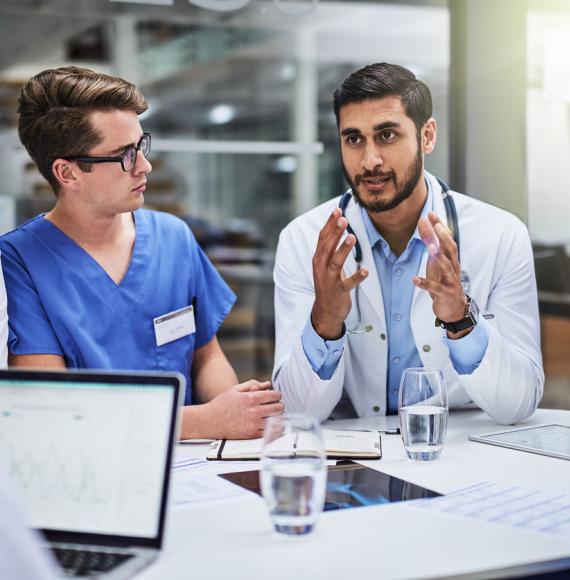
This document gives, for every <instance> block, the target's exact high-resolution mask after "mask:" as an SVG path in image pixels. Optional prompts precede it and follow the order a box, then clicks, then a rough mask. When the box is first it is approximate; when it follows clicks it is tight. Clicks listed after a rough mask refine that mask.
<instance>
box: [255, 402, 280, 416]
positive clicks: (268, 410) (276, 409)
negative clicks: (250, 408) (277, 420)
mask: <svg viewBox="0 0 570 580" xmlns="http://www.w3.org/2000/svg"><path fill="white" fill-rule="evenodd" d="M284 409H285V406H284V405H283V403H273V404H272V405H263V407H262V409H261V410H262V413H263V414H262V417H263V418H265V417H275V416H277V415H282V414H283V411H284Z"/></svg>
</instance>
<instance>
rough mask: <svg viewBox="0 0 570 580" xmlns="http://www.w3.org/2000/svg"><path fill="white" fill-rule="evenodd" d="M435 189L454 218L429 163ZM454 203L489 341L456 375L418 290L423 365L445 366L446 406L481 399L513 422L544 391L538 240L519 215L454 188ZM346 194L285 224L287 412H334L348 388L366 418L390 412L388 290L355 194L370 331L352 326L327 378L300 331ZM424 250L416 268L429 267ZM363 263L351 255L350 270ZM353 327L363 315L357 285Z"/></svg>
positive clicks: (281, 343)
mask: <svg viewBox="0 0 570 580" xmlns="http://www.w3.org/2000/svg"><path fill="white" fill-rule="evenodd" d="M425 175H426V178H427V179H429V180H430V183H431V188H432V191H433V194H434V201H433V203H434V211H435V212H436V213H437V214H438V216H439V217H440V219H441V220H442V221H443V222H444V223H447V218H446V212H445V206H444V203H443V197H442V195H441V186H440V185H439V183H438V182H437V180H436V179H435V178H434V177H433V176H432V175H430V174H428V173H427V172H426V174H425ZM452 195H453V199H454V200H455V204H456V207H457V213H458V222H459V235H460V251H461V267H462V269H463V270H465V271H466V272H467V274H468V275H469V278H470V288H469V291H468V294H470V295H471V296H472V297H473V298H474V299H475V300H476V302H477V304H478V305H479V308H480V310H481V312H482V313H485V312H487V313H493V314H494V315H495V318H494V319H493V320H488V321H481V322H480V324H486V325H487V328H488V330H489V344H488V347H487V350H486V352H485V355H484V357H483V360H482V361H481V364H480V365H479V367H478V368H477V369H476V370H475V371H474V372H473V373H472V374H470V375H459V374H458V373H457V372H456V371H455V369H454V367H453V365H452V362H451V360H450V356H449V350H448V348H447V347H446V345H445V343H444V341H443V336H444V333H445V331H444V330H443V329H441V328H439V327H436V326H435V325H434V320H435V316H434V313H433V309H432V300H431V297H430V296H429V294H428V293H427V292H426V291H424V290H420V289H418V288H416V289H415V291H414V295H413V300H412V313H411V326H412V332H413V335H414V340H415V343H416V347H417V350H418V353H419V355H420V358H421V360H422V364H423V366H425V367H435V368H441V369H442V370H443V372H444V376H445V379H446V382H447V388H448V396H449V406H450V407H458V406H462V405H466V404H468V403H471V402H473V403H475V404H476V405H477V406H479V407H480V408H481V409H483V410H484V411H486V412H487V413H488V414H489V415H490V416H491V417H493V418H494V419H495V420H496V421H497V422H498V423H502V424H512V423H516V422H517V421H520V420H522V419H524V418H526V417H528V416H529V415H530V414H531V413H532V412H533V411H534V410H535V408H536V407H537V405H538V403H539V401H540V399H541V397H542V392H543V386H544V372H543V369H542V356H541V352H540V325H539V315H538V298H537V289H536V280H535V275H534V263H533V255H532V248H531V244H530V239H529V236H528V232H527V230H526V227H525V226H524V224H523V223H522V222H521V221H520V220H518V219H517V218H516V217H514V216H513V215H511V214H509V213H507V212H505V211H503V210H500V209H498V208H495V207H493V206H491V205H488V204H485V203H483V202H481V201H478V200H476V199H473V198H471V197H468V196H465V195H462V194H459V193H456V192H453V194H452ZM338 203H339V198H336V199H332V200H330V201H327V202H326V203H324V204H322V205H320V206H318V207H317V208H315V209H313V210H311V211H309V212H307V213H305V214H303V215H301V216H299V217H298V218H296V219H295V220H293V221H292V222H291V223H290V224H289V225H288V226H287V227H286V228H285V229H284V230H283V231H282V232H281V235H280V238H279V244H278V247H277V255H276V262H275V270H274V280H275V323H276V350H275V366H274V371H273V384H274V386H275V387H276V388H277V389H279V390H280V391H281V392H282V394H283V400H284V403H285V408H286V410H287V411H290V412H307V413H310V414H313V415H314V416H316V417H318V418H319V419H320V420H325V419H327V418H328V417H329V416H330V415H331V413H332V411H333V410H334V409H335V406H336V405H337V403H338V402H339V400H340V399H341V396H342V394H343V388H344V391H345V395H347V396H348V397H349V399H350V401H351V402H352V405H353V406H354V409H355V411H356V413H357V415H358V416H359V417H369V416H376V415H383V414H386V370H387V355H388V341H389V340H390V337H389V336H387V331H386V322H385V316H384V304H383V301H382V291H381V287H380V282H379V279H378V274H377V271H376V266H375V263H374V258H373V256H372V249H371V247H370V242H369V240H368V236H367V234H366V229H365V226H364V223H363V221H362V216H361V213H360V208H359V207H358V206H357V204H356V203H355V202H354V200H352V201H351V202H350V203H349V205H348V207H347V210H346V217H347V219H348V221H349V223H350V225H351V226H352V228H353V230H354V232H355V234H356V237H357V238H358V240H359V242H360V245H361V246H362V267H363V268H366V269H368V270H369V272H370V273H369V275H368V278H366V280H365V281H364V282H363V283H362V284H361V291H360V308H361V311H362V322H363V324H366V325H371V326H372V330H371V331H370V332H366V333H363V334H347V336H346V342H345V347H344V350H343V354H342V357H341V359H340V361H339V363H338V367H337V369H336V371H335V373H334V375H333V376H332V377H331V378H330V379H329V380H321V379H320V378H319V377H318V375H317V374H316V373H315V372H314V371H313V369H312V367H311V365H310V363H309V361H308V360H307V357H306V355H305V353H304V350H303V346H302V343H301V334H302V332H303V329H304V327H305V324H306V322H307V320H308V318H309V315H310V312H311V308H312V306H313V302H314V287H313V273H312V257H313V254H314V252H315V248H316V245H317V238H318V234H319V231H320V230H321V228H322V227H323V225H324V224H325V222H326V220H327V218H328V217H329V216H330V214H331V212H332V211H333V209H334V208H335V207H337V206H338ZM426 263H427V251H424V255H423V258H422V262H421V265H420V269H419V275H420V276H425V273H426ZM355 271H356V262H355V260H354V256H353V255H352V254H351V255H350V256H349V257H348V259H347V261H346V263H345V273H346V274H347V275H351V274H353V273H354V272H355ZM352 303H353V304H352V306H353V307H352V311H351V312H350V314H349V316H348V318H347V320H346V326H347V327H348V328H351V327H353V326H354V325H355V323H356V312H355V307H354V291H353V294H352Z"/></svg>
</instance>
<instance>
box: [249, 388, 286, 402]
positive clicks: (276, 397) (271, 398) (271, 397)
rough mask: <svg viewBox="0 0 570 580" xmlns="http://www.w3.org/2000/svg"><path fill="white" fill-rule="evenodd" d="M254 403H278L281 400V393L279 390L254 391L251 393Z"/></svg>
mask: <svg viewBox="0 0 570 580" xmlns="http://www.w3.org/2000/svg"><path fill="white" fill-rule="evenodd" d="M251 396H252V397H253V398H254V400H255V403H256V404H258V405H267V404H271V403H278V402H279V401H280V400H281V393H280V392H279V391H270V390H266V391H256V392H253V393H251Z"/></svg>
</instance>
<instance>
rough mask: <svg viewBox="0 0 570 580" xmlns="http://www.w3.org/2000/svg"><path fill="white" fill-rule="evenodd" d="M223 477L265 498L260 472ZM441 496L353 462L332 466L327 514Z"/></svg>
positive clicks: (329, 471)
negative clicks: (262, 493)
mask: <svg viewBox="0 0 570 580" xmlns="http://www.w3.org/2000/svg"><path fill="white" fill-rule="evenodd" d="M219 477H222V478H224V479H227V480H228V481H231V482H232V483H235V484H236V485H239V486H241V487H244V488H245V489H248V490H249V491H253V492H254V493H257V494H258V495H261V485H260V482H259V470H255V471H240V472H234V473H222V474H219ZM439 495H441V494H440V493H437V492H435V491H432V490H431V489H427V488H425V487H422V486H421V485H416V484H415V483H411V482H409V481H404V480H403V479H399V478H397V477H394V476H392V475H388V474H387V473H384V472H382V471H377V470H376V469H371V468H370V467H365V466H364V465H360V464H359V463H354V462H353V461H349V460H342V461H338V462H337V464H336V465H329V466H328V470H327V488H326V496H325V505H324V508H323V509H324V511H332V510H339V509H346V508H354V507H361V506H368V505H376V504H382V503H392V502H399V501H409V500H413V499H421V498H429V497H437V496H439Z"/></svg>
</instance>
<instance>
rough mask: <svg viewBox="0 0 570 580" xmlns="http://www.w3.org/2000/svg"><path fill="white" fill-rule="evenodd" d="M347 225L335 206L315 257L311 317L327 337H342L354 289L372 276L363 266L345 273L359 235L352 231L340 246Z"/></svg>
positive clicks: (322, 335)
mask: <svg viewBox="0 0 570 580" xmlns="http://www.w3.org/2000/svg"><path fill="white" fill-rule="evenodd" d="M347 226H348V221H347V220H346V218H345V217H343V216H342V212H341V211H340V208H338V207H337V208H335V210H334V211H333V212H332V214H331V216H330V217H329V219H328V220H327V223H326V224H325V225H324V227H323V229H322V230H321V231H320V234H319V241H318V242H317V249H316V250H315V255H314V256H313V280H314V285H315V303H314V304H313V309H312V312H311V320H312V323H313V328H314V329H315V330H316V332H317V334H318V335H319V336H321V337H322V338H324V339H325V340H332V339H336V338H339V337H340V336H341V334H342V324H343V322H344V319H345V318H346V317H347V316H348V313H349V312H350V308H351V307H352V301H351V298H350V291H351V290H352V289H353V288H355V287H356V286H357V285H358V284H360V283H361V282H362V281H363V280H365V279H366V277H367V276H368V271H367V270H365V269H363V268H361V269H359V270H358V271H357V272H356V273H355V274H353V275H352V276H350V277H348V278H347V277H346V276H345V275H344V272H343V266H344V263H345V261H346V258H347V257H348V255H349V254H350V251H351V250H352V248H353V247H354V244H355V243H356V238H355V237H354V236H353V235H352V234H348V236H346V238H345V240H344V242H343V243H342V244H341V245H340V247H339V242H340V240H341V238H342V236H343V234H344V232H345V231H346V228H347Z"/></svg>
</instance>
